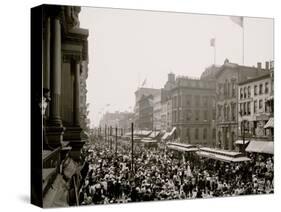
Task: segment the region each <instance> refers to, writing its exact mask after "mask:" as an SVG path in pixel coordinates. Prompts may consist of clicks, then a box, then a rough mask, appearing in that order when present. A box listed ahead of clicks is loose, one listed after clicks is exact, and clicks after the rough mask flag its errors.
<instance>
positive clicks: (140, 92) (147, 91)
mask: <svg viewBox="0 0 281 212" xmlns="http://www.w3.org/2000/svg"><path fill="white" fill-rule="evenodd" d="M159 91H160V89H154V88H143V87H141V88H138V89H137V91H136V92H135V106H134V128H135V129H140V128H139V120H140V119H139V117H140V109H139V108H140V106H139V102H140V99H141V98H142V97H143V96H149V95H156V94H158V93H159Z"/></svg>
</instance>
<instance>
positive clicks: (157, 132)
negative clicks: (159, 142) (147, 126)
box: [148, 131, 160, 138]
mask: <svg viewBox="0 0 281 212" xmlns="http://www.w3.org/2000/svg"><path fill="white" fill-rule="evenodd" d="M159 134H160V131H153V132H152V133H151V134H150V135H149V136H148V137H150V138H155V137H157V136H158V135H159Z"/></svg>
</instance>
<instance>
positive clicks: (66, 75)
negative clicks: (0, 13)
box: [37, 5, 88, 207]
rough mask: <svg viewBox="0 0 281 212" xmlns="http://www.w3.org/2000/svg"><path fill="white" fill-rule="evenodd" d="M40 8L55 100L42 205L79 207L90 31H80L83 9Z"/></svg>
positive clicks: (47, 130)
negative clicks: (79, 16) (78, 191)
mask: <svg viewBox="0 0 281 212" xmlns="http://www.w3.org/2000/svg"><path fill="white" fill-rule="evenodd" d="M38 8H40V9H41V12H42V17H43V22H42V27H43V36H42V50H43V51H42V54H43V57H42V58H43V66H42V69H43V70H42V72H43V90H45V91H49V93H50V97H51V98H50V102H49V105H48V108H47V110H46V113H45V116H44V126H43V132H44V133H43V137H44V142H43V152H42V161H43V170H42V172H43V173H42V177H43V185H42V191H41V192H42V194H43V206H44V207H59V206H68V205H78V204H79V197H78V193H77V190H76V189H77V188H79V186H80V179H81V178H80V174H79V173H80V172H79V170H80V169H81V168H82V163H81V162H82V160H81V149H82V147H83V145H84V143H85V141H86V139H87V137H85V136H84V137H83V136H81V132H82V131H83V128H82V125H83V123H84V122H85V121H86V120H85V118H86V117H85V116H83V115H82V116H81V112H82V113H84V109H85V107H87V106H86V105H85V104H86V98H85V95H86V93H85V91H84V90H83V89H85V88H86V78H87V77H86V76H84V77H82V78H81V75H84V73H85V72H87V64H88V62H87V61H88V30H86V29H82V28H80V27H79V18H78V14H79V12H80V10H81V8H80V7H74V6H56V5H44V6H41V7H38ZM37 36H39V35H37ZM39 71H40V70H39ZM85 74H86V73H85ZM81 87H82V93H81Z"/></svg>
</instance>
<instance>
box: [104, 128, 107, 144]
mask: <svg viewBox="0 0 281 212" xmlns="http://www.w3.org/2000/svg"><path fill="white" fill-rule="evenodd" d="M106 128H107V126H106V125H104V142H105V143H106V138H107V135H106Z"/></svg>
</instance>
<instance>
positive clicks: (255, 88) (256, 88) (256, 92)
mask: <svg viewBox="0 0 281 212" xmlns="http://www.w3.org/2000/svg"><path fill="white" fill-rule="evenodd" d="M254 95H255V96H256V95H258V86H257V85H255V86H254Z"/></svg>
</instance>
